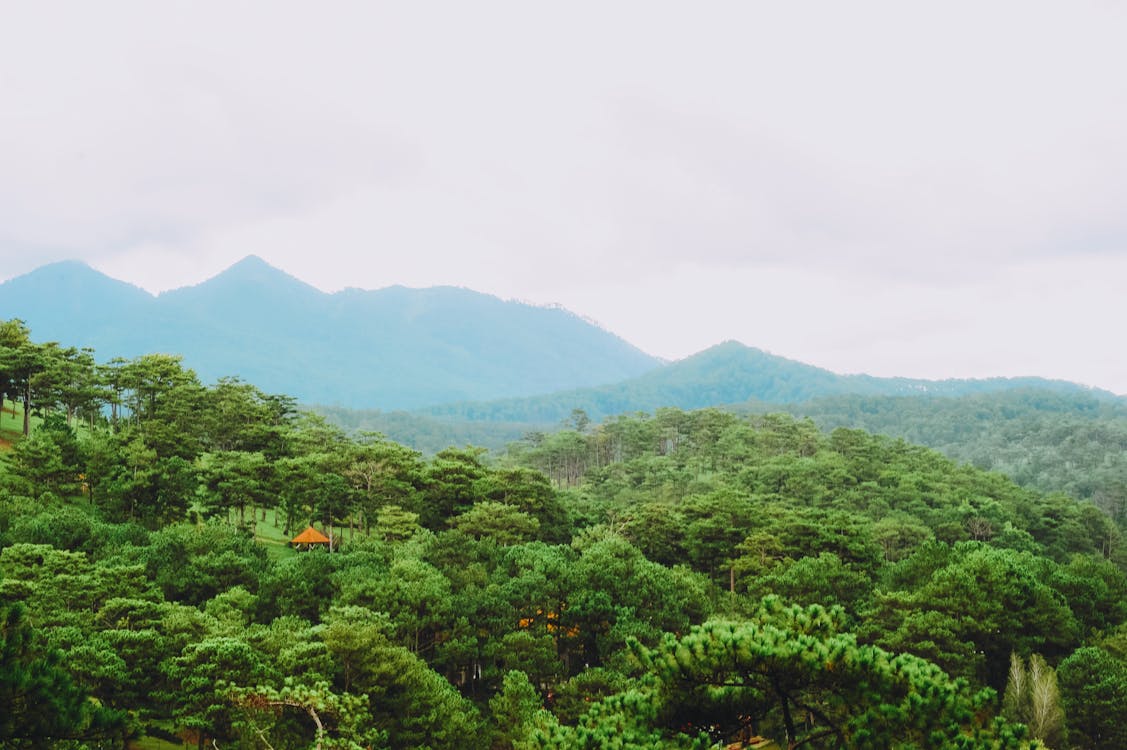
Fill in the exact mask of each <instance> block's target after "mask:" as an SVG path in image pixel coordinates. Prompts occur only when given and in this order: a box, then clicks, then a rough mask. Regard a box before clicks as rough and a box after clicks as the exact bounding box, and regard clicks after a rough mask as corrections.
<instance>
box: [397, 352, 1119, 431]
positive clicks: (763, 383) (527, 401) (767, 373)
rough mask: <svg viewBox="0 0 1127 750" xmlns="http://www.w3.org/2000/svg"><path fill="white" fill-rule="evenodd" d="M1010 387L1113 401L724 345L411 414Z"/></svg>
mask: <svg viewBox="0 0 1127 750" xmlns="http://www.w3.org/2000/svg"><path fill="white" fill-rule="evenodd" d="M1015 388H1036V389H1044V390H1048V391H1054V392H1064V393H1072V392H1083V393H1091V394H1093V395H1096V396H1098V397H1103V398H1109V399H1114V398H1117V397H1116V396H1115V395H1114V394H1112V393H1110V392H1108V391H1100V390H1098V389H1092V388H1087V387H1086V386H1081V385H1077V384H1075V383H1070V382H1067V381H1063V380H1048V379H1045V378H1037V377H1023V378H988V379H983V380H973V379H963V380H959V379H951V380H920V379H913V378H879V377H874V376H872V375H838V374H837V373H834V372H831V371H829V370H825V369H823V368H820V367H815V366H813V365H807V364H803V363H802V362H796V361H794V360H790V359H786V358H784V357H779V356H776V355H773V354H768V353H767V352H764V351H762V350H760V349H755V348H753V347H749V346H745V345H743V344H741V343H739V342H737V341H727V342H724V343H722V344H718V345H716V346H714V347H712V348H710V349H706V350H705V351H703V352H700V353H699V354H695V355H693V356H691V357H688V358H686V359H683V360H679V361H677V362H673V363H671V364H668V365H666V366H665V367H662V368H659V369H655V370H651V371H650V372H647V373H644V374H642V375H639V376H637V377H635V378H632V379H630V380H626V381H623V382H620V383H614V384H611V385H605V386H598V387H590V388H579V389H575V390H572V391H567V392H561V393H552V394H547V395H542V396H531V397H523V398H509V399H503V400H498V401H493V402H489V403H459V404H444V405H440V406H435V407H429V408H426V409H421V410H418V413H419V414H421V415H423V416H426V417H431V418H436V417H437V418H442V419H449V420H468V421H496V422H515V423H540V424H552V423H556V422H559V421H560V420H562V419H565V418H566V417H567V416H568V415H569V414H570V413H571V411H572V410H573V409H582V410H584V411H585V412H586V413H587V415H588V416H589V417H590V418H591V419H593V420H596V421H599V420H602V419H604V418H605V417H608V416H612V415H616V414H625V413H630V412H637V411H643V412H650V413H652V412H653V411H655V410H657V409H660V408H662V407H677V408H680V409H700V408H704V407H709V406H726V405H735V404H742V403H746V402H749V401H752V402H761V403H768V404H779V405H782V404H795V403H800V402H804V401H807V400H809V399H813V398H819V397H826V396H835V395H845V394H852V395H859V396H962V395H968V394H973V393H989V392H994V391H1002V390H1009V389H1015Z"/></svg>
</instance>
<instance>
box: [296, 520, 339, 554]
mask: <svg viewBox="0 0 1127 750" xmlns="http://www.w3.org/2000/svg"><path fill="white" fill-rule="evenodd" d="M290 544H292V545H293V546H295V547H304V548H305V549H307V550H308V549H313V545H315V544H325V545H328V547H329V551H330V552H331V551H332V549H333V543H332V540H331V539H329V538H328V537H327V536H325V535H324V534H322V533H321V532H320V531H317V529H315V528H313V527H312V526H310V527H308V528H306V529H305V531H303V532H301V533H300V534H298V535H297V536H295V537H294V538H293V539H291V540H290Z"/></svg>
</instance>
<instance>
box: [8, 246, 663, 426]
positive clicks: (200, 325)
mask: <svg viewBox="0 0 1127 750" xmlns="http://www.w3.org/2000/svg"><path fill="white" fill-rule="evenodd" d="M8 318H20V319H22V320H23V321H25V322H26V323H27V324H28V326H29V327H30V328H31V331H32V335H33V337H34V338H35V339H36V340H38V341H45V340H57V341H60V342H62V343H65V344H67V345H74V346H89V347H92V348H94V350H95V352H96V355H97V357H98V359H99V360H106V359H109V358H111V357H116V356H120V357H127V358H130V357H135V356H139V355H142V354H146V353H150V352H165V353H172V354H180V355H182V356H183V357H184V364H185V366H187V367H191V368H192V369H194V370H195V371H196V373H197V374H198V375H199V376H200V378H201V379H202V380H204V382H212V381H214V380H216V379H218V378H220V377H223V376H237V377H240V378H243V379H244V380H247V381H249V382H251V383H254V384H255V385H257V386H258V387H259V388H262V389H263V390H265V391H267V392H270V393H284V394H287V395H290V396H293V397H295V398H297V399H298V401H300V402H302V403H320V404H334V405H341V406H348V407H376V408H381V409H407V408H415V407H421V406H425V405H430V404H438V403H444V402H450V401H460V400H477V399H494V398H500V397H502V396H512V395H533V394H537V393H547V392H551V391H555V390H560V389H567V388H576V387H580V386H591V385H598V384H603V383H612V382H617V381H620V380H623V379H626V378H630V377H633V376H636V375H639V374H641V373H644V372H647V371H649V370H652V369H654V368H656V367H658V366H660V364H661V361H660V360H658V359H657V358H655V357H651V356H649V355H648V354H645V353H644V352H642V351H640V350H639V349H637V348H636V347H634V346H631V345H630V344H628V343H627V342H625V341H623V340H622V339H621V338H619V337H618V336H615V335H613V334H611V333H609V332H607V331H605V330H603V329H602V328H599V327H598V326H596V325H593V324H592V323H590V322H588V321H586V320H584V319H582V318H580V317H579V316H577V315H575V314H573V313H571V312H568V311H567V310H564V309H562V308H558V307H536V306H532V305H528V304H523V303H519V302H512V301H505V300H501V299H499V298H497V297H493V296H490V295H486V294H481V293H478V292H474V291H470V290H468V289H462V288H456V287H433V288H427V289H408V288H405V287H401V286H392V287H388V288H385V289H379V290H374V291H364V290H359V289H347V290H344V291H341V292H337V293H335V294H327V293H325V292H321V291H320V290H318V289H316V288H314V287H312V286H310V285H308V284H306V283H304V282H302V281H299V280H298V279H295V278H293V277H292V276H289V275H287V274H285V273H283V272H282V271H280V270H278V269H276V268H274V267H272V266H270V265H269V264H267V263H266V262H265V261H263V260H262V259H261V258H258V257H256V256H249V257H247V258H244V259H243V260H241V261H240V262H238V263H236V264H235V265H234V266H232V267H230V268H228V269H227V270H226V271H224V272H223V273H221V274H219V275H218V276H215V277H214V278H211V279H209V280H207V281H205V282H203V283H201V284H198V285H196V286H189V287H184V288H181V289H176V290H172V291H168V292H164V293H162V294H159V295H156V296H154V295H152V294H149V293H148V292H146V291H144V290H143V289H139V288H137V287H135V286H131V285H129V284H126V283H124V282H121V281H117V280H114V279H111V278H109V277H108V276H106V275H104V274H102V273H100V272H98V271H96V270H94V269H93V268H90V267H89V266H87V265H85V264H83V263H78V262H74V261H66V262H62V263H54V264H51V265H48V266H43V267H41V268H39V269H36V270H34V271H32V272H30V273H28V274H25V275H23V276H19V277H17V278H14V279H11V280H9V281H6V282H4V283H3V284H0V319H8Z"/></svg>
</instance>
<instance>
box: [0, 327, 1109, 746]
mask: <svg viewBox="0 0 1127 750" xmlns="http://www.w3.org/2000/svg"><path fill="white" fill-rule="evenodd" d="M0 392H2V393H3V394H5V396H6V398H5V399H4V401H6V403H0V407H4V408H3V410H0V422H3V424H4V425H6V426H7V427H8V429H7V430H6V431H5V432H4V435H5V439H6V440H10V441H11V443H12V445H11V447H10V449H9V448H7V447H6V448H5V449H4V450H3V451H0V747H2V748H45V749H51V750H73V749H74V748H77V747H85V748H90V750H110V749H111V748H121V747H127V746H130V745H131V744H132V743H133V742H134V741H137V742H138V744H140V745H141V746H143V747H162V748H165V747H169V745H168V744H165V743H160V742H157V738H163V739H165V740H178V741H183V742H184V743H185V744H189V745H190V746H195V747H220V748H232V749H235V750H251V749H252V748H257V747H263V746H269V747H275V748H279V750H281V749H282V748H286V749H287V750H312V748H316V747H321V748H329V747H336V748H350V749H352V750H356V749H357V748H363V747H366V748H373V750H412V749H414V748H419V747H430V748H434V749H435V750H446V749H447V748H449V749H450V750H453V749H454V748H458V749H459V750H501V749H502V748H527V749H528V750H534V749H535V750H548V749H549V748H556V749H557V750H558V749H560V748H577V749H578V748H592V749H593V748H601V747H611V746H614V747H622V748H624V749H631V748H633V749H635V750H640V749H641V748H662V749H663V750H702V749H703V748H714V747H724V746H729V745H731V744H733V743H738V744H739V745H740V746H747V742H746V741H747V739H748V737H750V736H751V735H753V734H754V735H759V736H760V737H764V738H767V740H766V741H765V743H766V744H764V743H760V744H759V746H761V747H762V746H775V747H783V746H789V747H792V748H797V747H803V748H811V750H829V748H841V747H853V748H862V747H881V748H890V749H894V750H910V749H912V748H922V747H927V748H935V749H936V750H966V748H989V749H992V750H1035V748H1037V747H1046V746H1047V747H1052V748H1064V747H1093V748H1095V747H1108V748H1122V747H1127V727H1125V726H1124V724H1123V721H1122V717H1123V716H1124V714H1125V711H1127V661H1125V660H1124V654H1125V653H1127V576H1125V575H1124V568H1125V566H1127V556H1125V554H1124V545H1123V540H1122V532H1123V530H1124V529H1123V528H1122V527H1117V526H1116V524H1115V523H1114V522H1113V521H1112V519H1110V518H1109V517H1108V516H1107V514H1105V513H1102V512H1101V511H1100V510H1099V509H1098V508H1097V507H1096V506H1094V505H1093V504H1092V503H1086V502H1080V501H1077V500H1075V499H1074V498H1071V497H1069V496H1067V495H1062V494H1055V495H1045V494H1043V493H1039V492H1035V491H1032V490H1028V489H1023V488H1021V487H1018V486H1017V485H1015V484H1014V483H1013V482H1011V481H1009V480H1008V479H1006V478H1005V477H1003V476H1001V475H999V474H995V473H987V472H983V471H981V470H979V469H976V468H974V467H973V466H969V465H958V464H956V463H955V462H953V461H951V460H950V459H947V458H945V457H943V456H941V455H940V454H938V453H937V452H935V451H932V450H929V449H927V448H921V447H917V446H912V445H909V444H907V443H904V442H903V441H899V440H894V439H892V438H887V437H882V436H874V435H871V434H868V433H864V432H860V431H856V430H842V429H838V430H834V431H833V432H832V433H830V434H826V433H823V432H821V431H820V430H819V429H818V428H817V426H816V425H815V424H814V423H813V422H812V421H811V420H808V419H798V418H795V417H792V416H789V415H779V414H776V415H767V416H761V415H745V416H740V415H736V414H732V413H726V412H722V411H719V410H715V409H709V410H699V411H692V412H686V411H681V410H678V409H661V410H659V411H658V412H657V413H656V414H655V415H653V416H641V415H629V416H620V417H617V418H614V419H608V420H606V421H604V422H603V423H601V424H597V425H592V424H590V423H588V422H585V421H584V420H582V419H580V418H578V417H579V415H576V418H575V419H573V420H572V422H573V424H572V427H573V429H568V430H563V431H559V432H556V433H553V434H551V435H544V434H539V435H536V434H533V435H529V436H528V437H527V439H525V440H522V441H520V442H519V443H517V444H515V445H514V446H513V447H512V449H511V451H509V452H508V453H507V454H506V455H504V456H501V457H496V459H495V460H494V461H490V460H488V457H486V456H484V455H483V453H482V452H481V451H478V450H476V449H473V448H466V449H453V448H452V449H446V450H443V451H440V452H439V453H438V454H436V455H435V456H433V457H423V456H421V455H420V454H418V453H417V452H415V451H412V450H410V449H407V448H405V447H403V446H400V445H397V444H395V443H393V442H391V441H388V440H386V439H384V438H383V437H381V436H377V435H370V434H369V435H354V436H350V435H348V434H345V433H344V432H343V431H341V430H338V429H335V428H332V427H331V426H329V425H327V424H326V423H325V422H324V421H323V420H320V419H318V418H316V417H313V416H311V415H309V414H304V413H297V412H296V411H295V410H294V405H293V401H292V399H289V398H287V397H285V396H276V395H269V394H265V393H263V392H262V391H260V390H259V389H258V388H256V387H255V386H253V385H251V384H249V383H245V382H242V381H238V380H230V379H224V380H220V381H219V382H218V383H216V384H215V385H204V384H202V383H201V382H200V381H199V379H198V378H197V377H196V375H195V373H193V372H192V371H191V370H189V369H186V368H184V367H183V366H182V364H181V362H180V361H179V360H178V359H177V358H175V357H170V356H167V355H161V354H150V355H145V356H143V357H139V358H137V359H135V360H133V361H129V362H124V363H113V364H111V365H110V366H106V367H100V366H96V365H95V364H94V360H93V357H92V356H90V355H89V354H88V353H86V352H81V351H79V350H77V349H74V348H71V347H66V348H63V347H61V346H59V345H55V344H40V343H37V342H35V341H33V340H31V338H30V335H29V332H28V331H27V329H26V328H25V327H23V326H22V324H20V323H17V322H11V321H8V322H5V323H2V324H0ZM13 399H14V401H13ZM25 409H30V410H31V411H32V412H33V414H34V419H33V420H27V421H25V420H23V419H21V417H23V416H24V414H27V412H26V411H24V410H25ZM17 425H20V426H21V427H22V428H23V429H20V428H19V427H17ZM307 524H316V525H317V526H318V527H319V528H320V529H323V530H324V531H325V532H326V541H325V543H326V544H328V543H329V542H328V538H327V537H333V538H335V540H336V548H335V549H334V550H333V551H332V552H329V550H325V549H318V550H306V551H303V552H299V551H298V550H295V549H293V548H292V546H290V545H288V544H286V543H285V542H286V541H287V540H290V539H292V538H293V535H294V534H296V533H297V532H298V531H300V530H301V529H303V528H305V527H306V526H307ZM1034 719H1036V721H1034ZM1027 725H1028V726H1027ZM1032 738H1037V739H1040V740H1044V745H1040V744H1034V743H1033V742H1032V741H1031V740H1032Z"/></svg>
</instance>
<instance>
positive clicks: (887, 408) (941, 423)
mask: <svg viewBox="0 0 1127 750" xmlns="http://www.w3.org/2000/svg"><path fill="white" fill-rule="evenodd" d="M783 408H785V409H788V410H789V411H790V412H791V413H793V414H797V415H802V416H808V417H810V418H811V419H813V420H814V422H815V423H816V424H818V426H819V427H821V428H822V429H824V430H827V431H830V430H833V429H835V428H838V427H850V428H858V429H863V430H867V431H869V432H874V433H880V434H884V435H889V436H892V437H898V438H903V439H904V440H907V441H909V442H911V443H915V444H917V445H926V446H928V447H931V448H935V449H937V450H940V451H942V452H943V453H944V454H946V455H947V456H949V457H951V458H953V459H955V460H957V461H960V462H966V463H971V464H974V465H975V466H977V467H979V468H981V469H988V470H990V471H997V472H1001V473H1003V474H1006V475H1007V476H1009V477H1011V478H1013V479H1014V481H1016V482H1017V483H1018V484H1021V485H1023V486H1026V487H1033V488H1036V489H1038V490H1041V491H1044V492H1067V493H1068V494H1070V495H1072V496H1073V497H1079V498H1083V499H1086V500H1091V501H1092V502H1094V503H1095V504H1096V505H1097V506H1099V507H1100V508H1102V509H1103V510H1104V511H1105V512H1107V513H1109V514H1110V515H1111V516H1112V517H1113V518H1116V519H1117V520H1119V521H1120V522H1121V523H1123V522H1127V402H1125V401H1124V400H1123V399H1107V398H1099V397H1097V396H1096V395H1095V394H1092V393H1083V392H1075V393H1068V392H1052V391H1046V390H1027V389H1015V390H1010V391H1001V392H998V393H982V394H971V395H967V396H963V397H960V398H936V397H923V398H920V397H913V398H906V397H880V396H833V397H827V398H820V399H814V400H811V401H808V402H805V403H802V404H792V405H790V406H788V407H775V410H779V409H783ZM766 410H767V409H764V408H762V407H759V408H756V409H754V411H758V412H763V411H766Z"/></svg>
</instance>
